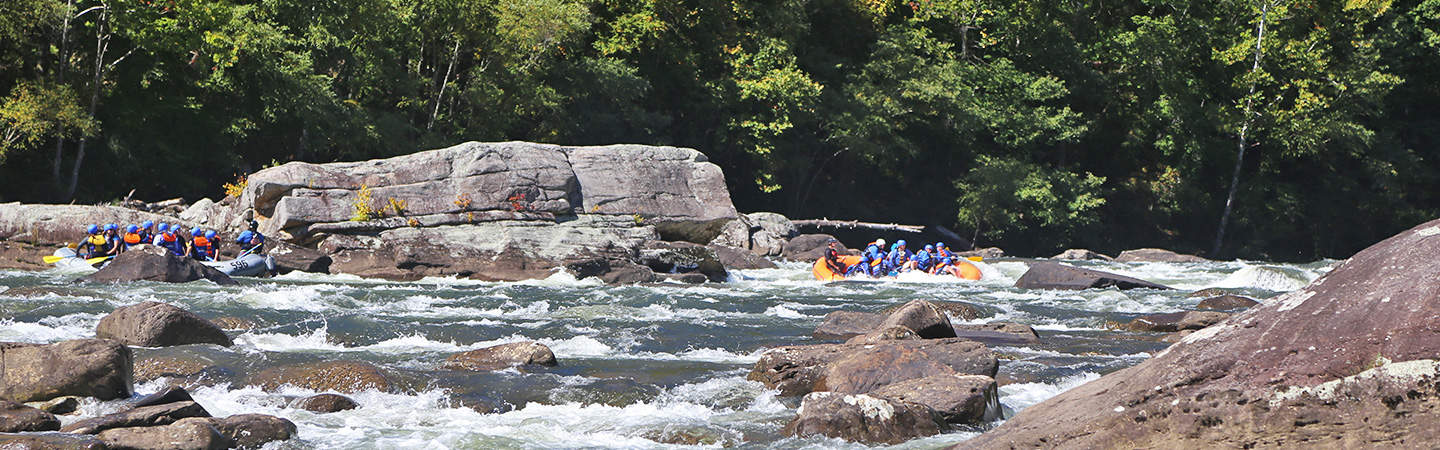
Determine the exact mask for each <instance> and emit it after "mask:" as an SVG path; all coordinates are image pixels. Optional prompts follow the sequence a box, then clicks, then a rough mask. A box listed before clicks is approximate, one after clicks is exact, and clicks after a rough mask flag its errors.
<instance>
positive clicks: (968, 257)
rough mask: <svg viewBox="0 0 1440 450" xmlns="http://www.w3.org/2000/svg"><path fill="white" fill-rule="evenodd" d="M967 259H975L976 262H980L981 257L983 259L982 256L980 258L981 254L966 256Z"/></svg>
mask: <svg viewBox="0 0 1440 450" xmlns="http://www.w3.org/2000/svg"><path fill="white" fill-rule="evenodd" d="M965 259H968V260H971V261H975V262H980V259H981V258H980V257H979V256H966V257H965Z"/></svg>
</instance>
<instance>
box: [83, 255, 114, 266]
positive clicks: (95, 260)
mask: <svg viewBox="0 0 1440 450" xmlns="http://www.w3.org/2000/svg"><path fill="white" fill-rule="evenodd" d="M110 258H114V257H113V256H101V257H98V258H90V259H87V260H85V264H89V265H92V266H93V265H96V264H100V263H102V262H105V261H106V260H109V259H110Z"/></svg>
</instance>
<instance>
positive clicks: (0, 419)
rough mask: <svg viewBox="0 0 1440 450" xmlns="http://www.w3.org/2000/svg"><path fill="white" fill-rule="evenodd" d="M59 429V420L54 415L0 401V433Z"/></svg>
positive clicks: (18, 404)
mask: <svg viewBox="0 0 1440 450" xmlns="http://www.w3.org/2000/svg"><path fill="white" fill-rule="evenodd" d="M59 429H60V419H56V418H55V415H54V414H50V413H48V412H45V411H41V410H39V409H37V408H32V407H29V406H25V405H23V404H20V403H15V402H11V401H5V400H0V433H19V432H24V431H56V430H59Z"/></svg>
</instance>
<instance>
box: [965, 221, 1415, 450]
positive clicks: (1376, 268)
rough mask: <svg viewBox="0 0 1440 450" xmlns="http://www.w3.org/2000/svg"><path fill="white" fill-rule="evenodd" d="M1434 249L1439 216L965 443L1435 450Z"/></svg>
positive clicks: (996, 445)
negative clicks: (1299, 286)
mask: <svg viewBox="0 0 1440 450" xmlns="http://www.w3.org/2000/svg"><path fill="white" fill-rule="evenodd" d="M1436 254H1440V221H1431V222H1428V223H1425V224H1422V225H1420V226H1418V227H1415V228H1413V229H1411V230H1408V231H1405V232H1402V233H1400V234H1398V235H1396V236H1394V237H1391V238H1389V239H1386V240H1385V241H1383V242H1380V243H1378V244H1375V245H1373V246H1371V247H1370V248H1367V249H1365V250H1363V251H1361V252H1359V253H1357V254H1355V255H1354V256H1353V257H1351V258H1350V259H1349V260H1347V261H1346V262H1345V263H1343V264H1341V265H1340V266H1339V267H1336V268H1335V269H1334V270H1332V271H1330V272H1329V273H1327V274H1326V275H1324V276H1322V277H1321V278H1319V279H1317V280H1315V281H1314V282H1313V283H1311V284H1310V285H1309V286H1307V287H1305V288H1303V289H1300V290H1297V291H1294V292H1290V293H1287V294H1285V295H1282V296H1280V297H1277V298H1274V299H1271V300H1269V301H1267V302H1265V303H1264V304H1262V305H1258V306H1255V307H1253V308H1251V309H1249V310H1247V311H1245V312H1243V313H1240V314H1238V315H1237V316H1235V317H1232V318H1231V319H1230V320H1227V321H1225V322H1223V323H1221V324H1219V325H1215V326H1211V327H1209V328H1205V329H1202V330H1199V331H1195V332H1193V333H1191V334H1190V335H1189V336H1187V337H1185V338H1184V339H1182V340H1181V341H1180V342H1178V343H1176V344H1174V345H1172V346H1170V347H1169V348H1168V349H1166V350H1165V351H1162V352H1159V353H1157V354H1156V355H1155V356H1154V357H1153V358H1151V359H1148V360H1146V361H1144V362H1141V363H1140V364H1138V365H1136V366H1134V367H1130V368H1127V369H1122V370H1119V371H1116V372H1113V373H1110V374H1107V375H1105V376H1103V377H1100V379H1098V380H1095V381H1092V382H1089V383H1086V384H1084V385H1081V386H1079V387H1076V388H1074V389H1071V390H1068V391H1065V392H1063V393H1061V394H1060V395H1057V396H1055V397H1053V398H1051V399H1049V400H1046V401H1045V402H1042V403H1040V404H1037V405H1034V406H1031V407H1028V408H1026V409H1024V410H1022V411H1020V413H1019V414H1018V415H1016V416H1015V417H1014V418H1011V419H1009V420H1008V421H1006V422H1005V423H1004V424H1002V425H1001V426H999V427H998V428H995V429H994V430H991V431H989V432H987V433H985V434H982V435H980V436H979V437H977V438H975V439H972V440H968V441H965V442H962V443H960V447H963V448H1033V447H1047V448H1049V447H1064V448H1115V447H1126V448H1142V447H1167V448H1182V447H1183V448H1215V447H1305V446H1317V445H1318V446H1326V447H1335V448H1370V447H1396V448H1400V447H1404V448H1417V447H1434V446H1436V445H1437V444H1440V428H1436V427H1435V426H1434V424H1435V422H1436V420H1437V419H1440V414H1437V411H1440V391H1437V381H1440V361H1437V359H1436V355H1440V340H1437V339H1435V336H1436V333H1437V332H1440V302H1436V301H1435V299H1436V298H1440V280H1437V279H1436V277H1435V274H1436V273H1440V259H1437V258H1435V257H1434V255H1436Z"/></svg>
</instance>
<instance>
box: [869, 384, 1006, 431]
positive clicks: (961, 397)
mask: <svg viewBox="0 0 1440 450" xmlns="http://www.w3.org/2000/svg"><path fill="white" fill-rule="evenodd" d="M870 395H872V396H875V397H884V398H888V399H892V400H899V401H904V402H911V403H919V404H921V405H925V406H928V407H930V408H931V409H934V410H935V411H937V412H939V413H940V415H941V416H943V417H944V418H945V421H946V422H948V423H956V424H971V425H975V424H981V423H986V422H990V421H993V420H995V419H997V418H999V417H1000V411H1001V410H1000V391H999V388H998V387H997V386H996V384H995V379H994V378H990V377H987V376H984V375H939V376H933V377H926V378H920V379H914V380H907V381H901V382H899V383H895V384H891V385H889V386H885V387H882V388H880V389H876V390H875V391H872V392H870Z"/></svg>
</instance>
